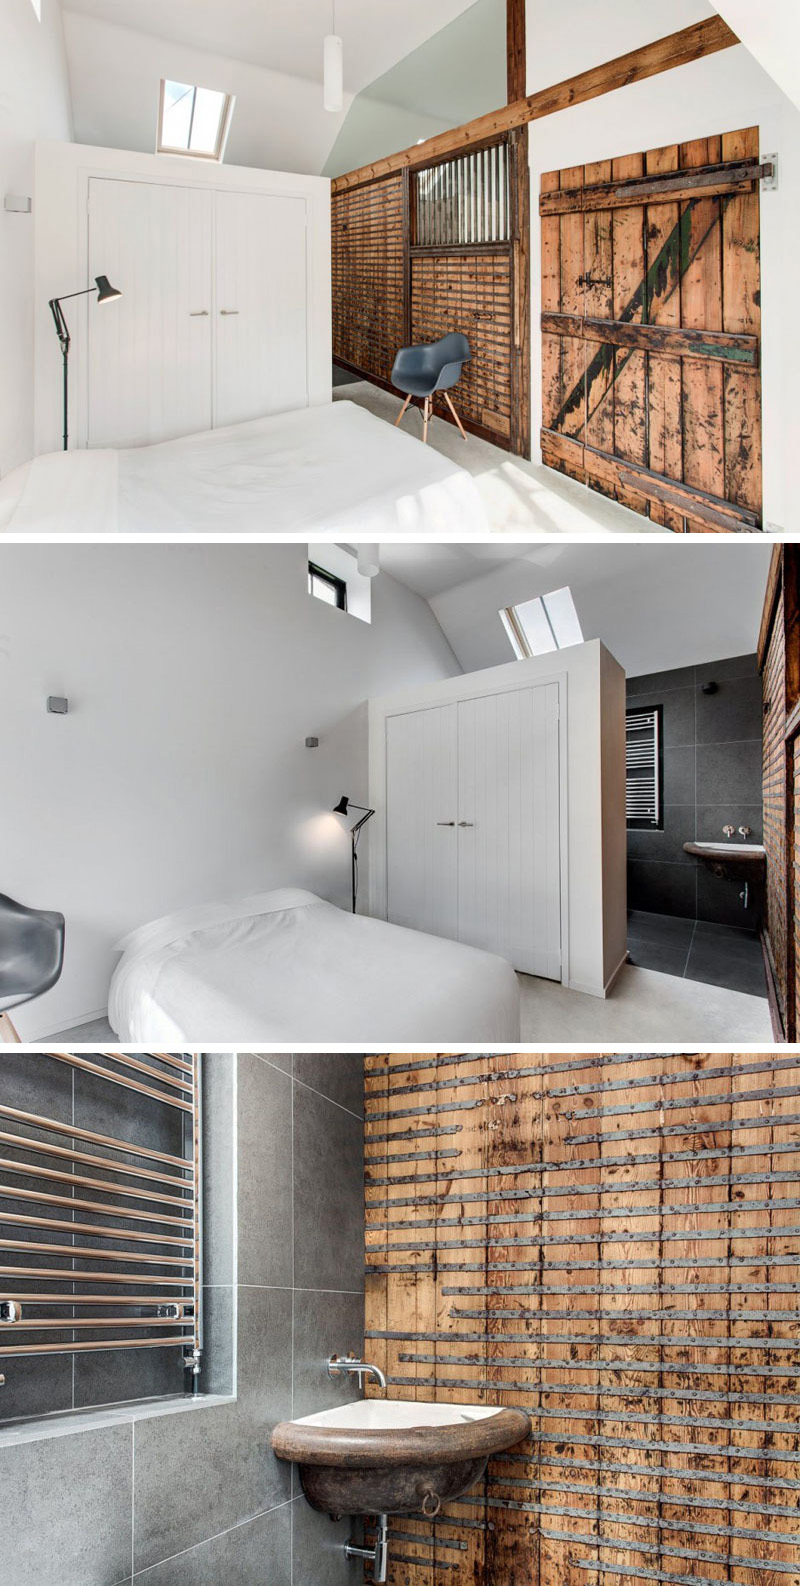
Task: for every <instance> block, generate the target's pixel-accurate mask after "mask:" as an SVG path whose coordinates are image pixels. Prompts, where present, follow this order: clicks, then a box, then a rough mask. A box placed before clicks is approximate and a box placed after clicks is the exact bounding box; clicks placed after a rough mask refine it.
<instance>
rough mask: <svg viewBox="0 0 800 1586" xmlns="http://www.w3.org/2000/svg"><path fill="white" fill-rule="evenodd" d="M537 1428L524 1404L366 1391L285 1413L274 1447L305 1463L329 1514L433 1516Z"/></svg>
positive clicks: (302, 1469) (317, 1499) (309, 1492)
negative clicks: (294, 1415) (307, 1411)
mask: <svg viewBox="0 0 800 1586" xmlns="http://www.w3.org/2000/svg"><path fill="white" fill-rule="evenodd" d="M530 1429H531V1423H530V1418H529V1416H527V1415H526V1414H525V1413H524V1411H523V1410H510V1409H500V1408H497V1407H495V1406H484V1405H479V1404H435V1403H433V1404H424V1403H423V1404H421V1403H416V1402H414V1401H411V1400H408V1399H361V1400H358V1401H357V1402H356V1403H355V1404H346V1405H344V1406H343V1407H342V1408H341V1409H338V1410H321V1411H320V1412H319V1413H318V1414H316V1415H304V1416H302V1417H300V1419H298V1420H296V1421H281V1423H280V1425H279V1426H276V1428H275V1430H274V1432H273V1434H272V1447H273V1449H274V1450H275V1453H276V1454H277V1455H278V1458H279V1459H286V1460H291V1461H292V1463H294V1464H295V1465H297V1467H298V1470H299V1473H300V1481H301V1483H302V1487H303V1492H304V1493H305V1495H306V1498H307V1499H308V1501H309V1503H310V1504H311V1505H312V1506H313V1508H315V1509H321V1510H322V1511H323V1513H324V1514H329V1515H334V1516H336V1517H338V1516H339V1515H344V1514H417V1513H419V1511H420V1510H422V1511H423V1512H424V1513H425V1514H427V1515H430V1516H433V1515H434V1514H438V1512H439V1509H440V1508H441V1506H442V1504H444V1503H448V1502H450V1501H451V1499H453V1498H459V1497H460V1496H461V1494H462V1493H464V1492H467V1491H468V1490H469V1488H470V1487H473V1486H474V1485H475V1482H476V1481H480V1478H481V1476H482V1475H483V1473H484V1471H485V1469H486V1465H487V1461H488V1460H489V1458H490V1456H491V1455H492V1454H499V1453H501V1452H502V1451H503V1450H504V1449H507V1448H513V1446H514V1444H515V1443H519V1442H521V1441H522V1439H523V1438H524V1437H527V1436H528V1433H529V1432H530Z"/></svg>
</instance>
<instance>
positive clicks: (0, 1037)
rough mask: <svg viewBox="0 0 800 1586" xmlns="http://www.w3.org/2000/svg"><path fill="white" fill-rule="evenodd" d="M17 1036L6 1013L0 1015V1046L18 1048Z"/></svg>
mask: <svg viewBox="0 0 800 1586" xmlns="http://www.w3.org/2000/svg"><path fill="white" fill-rule="evenodd" d="M18 1045H19V1036H18V1034H17V1032H16V1030H15V1029H14V1026H13V1024H12V1023H11V1020H10V1019H9V1017H8V1014H7V1013H0V1046H18Z"/></svg>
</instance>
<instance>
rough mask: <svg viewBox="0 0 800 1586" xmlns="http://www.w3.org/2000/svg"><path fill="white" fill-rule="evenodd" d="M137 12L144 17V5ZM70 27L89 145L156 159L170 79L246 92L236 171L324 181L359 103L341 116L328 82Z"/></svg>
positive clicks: (234, 134) (79, 112)
mask: <svg viewBox="0 0 800 1586" xmlns="http://www.w3.org/2000/svg"><path fill="white" fill-rule="evenodd" d="M26 3H28V4H29V3H30V0H26ZM129 12H130V15H131V17H134V16H135V14H136V7H135V5H131V6H130V7H129ZM64 31H65V34H66V41H67V54H68V58H69V70H70V77H71V80H72V92H73V98H74V103H75V136H76V138H77V140H78V142H79V143H97V144H100V145H101V146H106V147H110V148H115V149H130V150H134V151H138V152H140V153H143V154H152V153H153V151H154V149H155V146H156V126H157V121H158V93H159V83H160V81H161V78H162V77H168V78H171V79H172V80H173V81H176V82H179V83H197V84H199V85H200V86H201V87H203V88H219V89H224V90H225V92H226V93H233V94H236V109H235V111H234V115H233V121H232V123H231V130H230V137H229V139H228V148H227V151H226V156H225V158H226V161H228V162H229V163H230V164H231V165H257V166H262V167H264V168H265V169H267V170H277V171H298V172H305V173H308V174H309V175H317V174H319V172H320V171H321V170H322V167H323V165H324V164H325V160H326V158H327V155H328V153H329V150H330V148H331V146H332V144H333V142H334V139H335V138H336V136H337V134H338V132H339V129H340V127H341V126H342V124H343V122H344V119H345V117H346V115H347V111H348V109H349V107H350V104H351V102H352V97H353V96H352V95H351V94H349V95H348V96H347V97H346V99H345V104H344V109H343V110H342V112H341V114H340V115H332V114H331V113H330V112H328V111H326V110H325V109H324V108H323V104H322V87H321V84H320V83H316V82H310V81H309V80H308V78H305V77H295V76H292V75H290V74H288V73H286V72H278V71H270V70H269V69H268V68H267V67H265V66H259V65H255V64H251V63H250V62H248V61H244V60H236V59H235V58H234V56H233V55H231V56H225V55H216V54H212V53H211V52H210V51H208V50H201V49H193V48H192V47H190V46H189V45H187V44H177V43H174V42H171V41H170V40H168V39H164V38H157V37H156V36H155V35H154V34H148V33H140V32H138V31H136V30H135V29H134V28H129V27H117V26H115V25H113V24H111V23H109V22H105V21H101V20H100V19H99V18H97V17H92V16H85V15H83V14H82V13H79V12H76V11H69V10H67V11H65V14H64ZM231 42H232V45H234V46H235V42H236V41H235V40H233V38H232V41H231ZM319 47H320V50H321V48H322V42H321V39H320V46H319Z"/></svg>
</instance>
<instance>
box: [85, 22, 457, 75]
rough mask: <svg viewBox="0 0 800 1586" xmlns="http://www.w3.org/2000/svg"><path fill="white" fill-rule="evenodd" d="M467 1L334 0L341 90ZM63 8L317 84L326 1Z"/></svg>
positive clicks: (386, 63)
mask: <svg viewBox="0 0 800 1586" xmlns="http://www.w3.org/2000/svg"><path fill="white" fill-rule="evenodd" d="M472 4H473V0H435V4H433V5H432V4H431V3H430V0H335V16H336V31H337V32H338V33H340V34H341V36H342V38H343V39H344V43H345V74H346V87H347V90H348V92H349V93H352V94H355V93H358V92H359V90H360V89H362V88H365V87H366V86H367V84H368V83H371V82H374V80H375V78H376V77H380V76H381V75H382V74H383V73H384V72H386V71H388V70H389V68H390V67H391V66H394V64H395V62H396V61H398V60H401V59H402V58H403V56H404V55H408V54H409V53H410V51H411V50H414V49H416V48H417V46H418V45H420V44H422V43H423V42H424V40H425V39H427V38H430V37H431V35H432V34H433V33H438V31H439V29H440V28H443V27H445V26H446V25H447V23H448V22H452V20H453V18H454V17H456V16H458V15H459V14H460V13H461V12H462V11H466V10H468V9H469V7H470V6H471V5H472ZM65 9H66V10H68V11H77V12H81V13H82V14H83V15H84V16H90V17H95V18H97V19H99V20H100V21H103V22H112V23H115V24H116V25H117V26H118V27H129V28H133V29H135V30H136V31H137V32H139V33H148V34H151V35H152V36H153V38H158V39H164V40H167V41H169V42H170V43H172V44H181V45H186V46H187V47H188V48H190V49H193V50H206V51H208V52H209V53H211V54H214V55H221V56H223V57H225V58H227V59H234V60H240V61H246V62H247V63H248V64H249V65H251V66H261V67H265V68H266V69H267V70H269V71H273V72H283V73H285V74H286V75H287V76H290V77H304V78H307V79H308V80H309V81H310V82H315V83H319V82H321V80H322V39H323V37H324V35H325V34H326V33H330V31H331V25H332V16H333V4H332V0H258V3H254V0H68V4H67V5H66V6H65Z"/></svg>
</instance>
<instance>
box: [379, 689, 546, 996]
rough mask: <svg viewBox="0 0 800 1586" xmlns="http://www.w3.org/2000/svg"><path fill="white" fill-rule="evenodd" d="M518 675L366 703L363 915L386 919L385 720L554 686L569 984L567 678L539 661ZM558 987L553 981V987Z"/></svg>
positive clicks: (420, 691) (424, 690)
mask: <svg viewBox="0 0 800 1586" xmlns="http://www.w3.org/2000/svg"><path fill="white" fill-rule="evenodd" d="M517 664H518V665H519V666H520V673H523V668H524V674H523V675H515V676H513V677H506V678H504V679H502V680H501V679H500V678H498V680H497V682H496V683H492V682H490V680H489V675H488V674H487V672H485V671H484V672H481V673H476V674H474V675H473V676H472V677H470V676H464V677H456V678H452V679H450V680H449V682H448V683H445V684H442V683H437V684H435V685H434V688H433V689H431V688H430V687H427V688H421V689H419V690H415V691H414V692H413V693H409V694H403V695H402V696H400V697H398V698H395V699H390V700H370V704H369V803H370V806H371V807H372V808H373V809H374V810H375V811H376V816H375V819H374V821H373V822H371V824H370V828H369V839H370V845H369V891H368V896H369V912H370V915H371V916H372V918H373V919H378V920H385V919H386V917H387V911H388V903H387V890H388V887H387V881H388V877H387V862H388V855H387V831H386V722H387V720H388V718H389V717H390V716H404V715H408V714H410V713H416V712H418V711H420V710H435V709H437V708H438V707H439V706H441V705H448V704H453V705H457V704H458V703H459V702H460V701H461V700H467V699H482V698H490V697H492V696H495V695H497V694H509V693H520V692H521V691H522V690H523V689H529V688H537V687H540V686H543V685H547V684H552V683H555V684H556V685H557V687H558V711H559V724H558V771H559V824H560V855H559V881H560V893H561V909H560V927H561V984H562V985H563V986H567V985H569V825H568V822H569V801H568V794H569V786H568V775H569V760H568V732H567V728H568V719H567V712H568V674H567V673H566V672H565V671H564V670H558V671H553V672H549V673H543V672H541V671H540V669H539V668H540V664H541V663H540V662H538V663H537V667H536V673H535V675H534V674H532V673H531V672H530V671H529V670H528V668H527V667H526V666H525V663H524V662H521V663H517ZM557 983H558V982H555V984H557Z"/></svg>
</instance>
